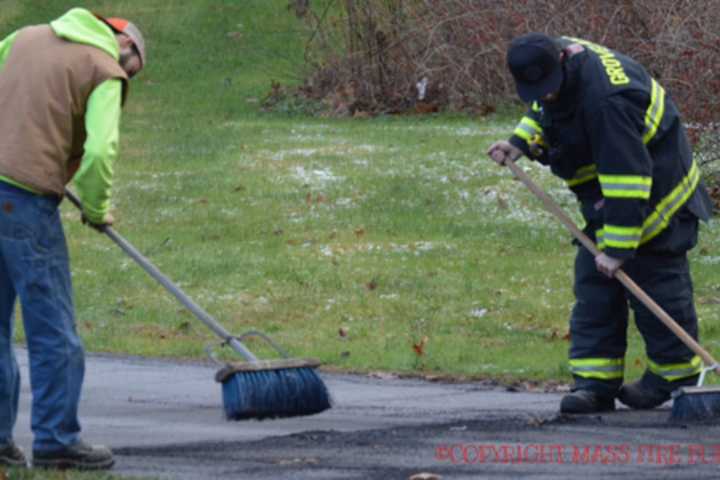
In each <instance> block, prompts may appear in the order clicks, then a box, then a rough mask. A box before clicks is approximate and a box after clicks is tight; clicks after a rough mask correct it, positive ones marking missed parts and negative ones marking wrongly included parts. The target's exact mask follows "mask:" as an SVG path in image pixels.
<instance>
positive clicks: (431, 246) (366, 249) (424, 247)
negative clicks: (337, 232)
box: [318, 241, 455, 257]
mask: <svg viewBox="0 0 720 480" xmlns="http://www.w3.org/2000/svg"><path fill="white" fill-rule="evenodd" d="M454 248H455V247H453V246H452V245H450V244H448V243H445V242H424V241H419V242H412V243H404V244H397V243H388V244H378V243H359V244H353V245H333V246H331V245H321V246H319V248H318V252H319V253H320V255H322V256H324V257H335V256H341V255H354V254H358V253H374V254H392V255H414V256H416V257H418V256H420V255H423V254H425V253H428V252H431V251H433V250H445V251H451V250H454Z"/></svg>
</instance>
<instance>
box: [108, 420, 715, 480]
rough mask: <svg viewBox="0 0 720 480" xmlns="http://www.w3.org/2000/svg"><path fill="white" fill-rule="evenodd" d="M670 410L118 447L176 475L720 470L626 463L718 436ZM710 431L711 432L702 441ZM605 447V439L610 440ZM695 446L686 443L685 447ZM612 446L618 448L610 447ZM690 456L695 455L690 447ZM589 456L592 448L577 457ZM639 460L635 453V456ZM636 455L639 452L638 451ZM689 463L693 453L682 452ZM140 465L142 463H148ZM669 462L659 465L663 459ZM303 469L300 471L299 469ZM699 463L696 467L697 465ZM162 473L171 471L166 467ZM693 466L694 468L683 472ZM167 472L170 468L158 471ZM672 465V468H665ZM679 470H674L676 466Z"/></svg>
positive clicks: (133, 459)
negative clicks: (553, 452) (493, 451)
mask: <svg viewBox="0 0 720 480" xmlns="http://www.w3.org/2000/svg"><path fill="white" fill-rule="evenodd" d="M668 415H669V411H663V410H657V411H651V412H637V411H629V410H620V411H617V412H611V413H608V414H603V415H577V416H569V415H559V414H533V413H511V414H508V413H504V412H494V413H493V412H490V413H488V414H486V415H483V416H482V417H476V418H469V419H467V420H459V421H452V422H442V423H428V424H422V425H414V426H394V427H389V428H384V429H383V428H381V429H372V430H366V431H354V432H341V431H335V430H330V431H324V430H317V431H306V432H302V433H297V434H291V435H284V436H277V437H270V438H265V439H262V440H257V441H246V442H201V443H187V444H175V445H165V446H156V447H143V448H133V447H128V448H117V449H115V453H116V454H117V455H118V457H119V460H120V461H119V464H120V466H121V468H122V470H123V471H125V470H126V468H123V467H122V465H127V466H128V467H129V468H127V470H126V471H127V473H134V470H133V468H132V465H133V464H135V465H138V470H137V471H143V472H144V474H152V471H150V472H149V471H148V468H147V466H148V465H173V468H176V469H177V471H174V472H173V473H171V474H170V475H169V476H168V477H164V478H173V479H185V478H187V479H189V478H193V475H197V477H195V478H201V477H202V478H216V477H226V478H243V479H257V480H260V479H262V480H265V479H285V478H287V479H323V478H332V479H407V478H408V477H410V476H411V475H413V474H416V473H418V472H432V473H435V474H437V475H440V476H442V477H443V478H453V479H455V478H468V479H469V478H493V477H496V478H558V479H560V478H568V479H569V478H577V477H578V475H580V476H582V475H588V474H590V470H589V469H592V475H593V476H595V477H597V476H599V477H600V478H612V477H617V478H647V479H650V478H652V479H656V478H670V476H672V478H688V479H691V478H692V479H693V480H697V479H705V478H716V473H717V463H715V464H714V465H713V464H709V465H692V468H691V469H688V470H687V471H685V470H682V469H681V468H680V467H682V466H683V465H656V464H645V462H646V461H645V460H643V462H639V461H634V462H631V461H628V462H623V463H621V462H619V460H622V457H619V456H617V452H615V453H613V452H612V450H611V449H610V446H613V445H626V446H627V449H628V452H630V453H632V454H636V453H637V451H638V450H639V449H640V448H642V446H644V445H665V444H677V445H681V446H686V445H690V444H698V443H699V442H703V441H706V442H713V440H712V439H717V438H718V437H719V436H720V435H719V433H720V428H718V426H717V425H715V426H712V425H710V426H690V427H688V426H687V425H676V424H671V423H668V422H667V418H668ZM701 439H705V440H701ZM542 444H545V445H550V444H563V445H565V446H567V447H568V450H567V451H566V452H565V454H566V455H565V456H566V458H565V461H562V462H556V463H555V464H553V463H552V462H549V463H543V464H540V465H538V464H532V463H529V462H523V461H519V460H517V458H516V459H515V460H516V461H510V460H508V461H506V462H502V461H498V459H497V458H495V459H494V460H493V461H491V460H492V459H491V458H490V457H488V459H487V460H483V461H482V462H480V461H478V459H477V447H478V446H481V445H487V446H490V448H492V446H497V447H501V446H507V447H508V448H511V449H515V448H516V447H518V448H519V447H522V446H523V445H525V446H527V445H531V446H532V445H542ZM458 446H471V447H473V448H475V450H472V449H471V450H470V452H471V455H470V456H469V457H466V458H465V459H464V460H463V457H462V455H461V454H457V455H456V456H455V457H453V459H452V461H449V460H448V457H447V455H442V454H441V453H442V452H445V453H447V448H451V449H452V448H455V449H456V450H455V452H459V451H460V450H457V448H458ZM574 446H577V447H578V448H580V449H583V448H596V447H597V446H603V450H602V451H601V452H600V456H598V457H597V463H596V460H595V457H593V458H592V459H590V457H587V458H589V459H590V460H587V462H590V461H591V462H592V465H588V464H587V462H585V463H582V462H577V461H575V462H574V461H573V458H572V454H573V452H572V448H574ZM606 446H607V447H606ZM686 450H687V449H686ZM611 455H612V456H611ZM686 456H687V455H686ZM578 458H584V457H578ZM633 459H635V457H633ZM635 460H637V459H635ZM684 461H685V463H686V465H684V466H685V467H688V465H687V463H688V462H687V459H685V460H684ZM140 466H142V467H143V469H140ZM659 467H662V468H663V470H662V471H659V470H658V468H659ZM300 472H302V473H300ZM691 472H692V473H691ZM163 473H167V472H165V471H163ZM686 473H687V474H688V475H687V476H686V475H685V474H686ZM158 474H159V475H160V476H161V477H162V474H161V473H160V472H158ZM665 474H668V476H665ZM670 474H672V475H670Z"/></svg>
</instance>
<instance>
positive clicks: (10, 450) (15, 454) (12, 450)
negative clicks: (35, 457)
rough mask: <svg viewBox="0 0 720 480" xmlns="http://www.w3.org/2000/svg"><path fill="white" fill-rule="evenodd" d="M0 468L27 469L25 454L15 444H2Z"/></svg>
mask: <svg viewBox="0 0 720 480" xmlns="http://www.w3.org/2000/svg"><path fill="white" fill-rule="evenodd" d="M0 467H15V468H25V467H27V459H26V458H25V454H24V453H23V451H22V450H21V449H20V447H18V446H17V445H16V444H15V442H13V441H10V442H8V443H3V444H0Z"/></svg>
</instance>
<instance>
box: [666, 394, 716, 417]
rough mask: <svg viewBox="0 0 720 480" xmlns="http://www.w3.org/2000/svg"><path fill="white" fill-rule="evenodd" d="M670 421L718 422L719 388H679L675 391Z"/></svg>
mask: <svg viewBox="0 0 720 480" xmlns="http://www.w3.org/2000/svg"><path fill="white" fill-rule="evenodd" d="M670 420H671V421H673V422H707V421H710V420H715V421H720V387H681V388H679V389H677V390H675V391H674V392H673V406H672V412H671V413H670Z"/></svg>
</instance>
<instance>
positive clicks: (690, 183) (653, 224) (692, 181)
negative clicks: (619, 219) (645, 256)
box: [640, 161, 700, 244]
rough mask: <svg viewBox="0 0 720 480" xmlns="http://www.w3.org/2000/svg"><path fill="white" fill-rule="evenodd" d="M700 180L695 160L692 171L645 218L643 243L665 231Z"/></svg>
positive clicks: (641, 241)
mask: <svg viewBox="0 0 720 480" xmlns="http://www.w3.org/2000/svg"><path fill="white" fill-rule="evenodd" d="M699 181H700V169H699V168H698V166H697V162H695V161H693V164H692V167H691V168H690V173H688V174H687V176H686V177H684V178H683V179H682V180H681V181H680V183H679V184H678V185H677V186H676V187H675V188H674V189H673V191H672V192H670V194H669V195H667V196H666V197H665V198H663V199H662V200H661V201H660V203H658V205H657V206H656V207H655V211H654V212H653V213H652V214H650V216H649V217H648V218H647V219H646V220H645V223H644V224H643V234H642V239H641V240H640V243H641V244H643V243H647V242H649V241H650V240H652V239H653V238H655V237H656V236H657V235H658V234H660V232H662V231H663V229H664V228H665V227H666V226H667V225H668V224H669V223H670V219H671V218H672V216H673V215H674V214H675V212H676V211H677V210H678V209H679V208H680V207H681V206H682V205H683V204H684V203H685V202H686V201H687V199H688V198H689V197H690V195H691V194H692V193H693V192H694V191H695V188H696V187H697V184H698V182H699Z"/></svg>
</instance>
